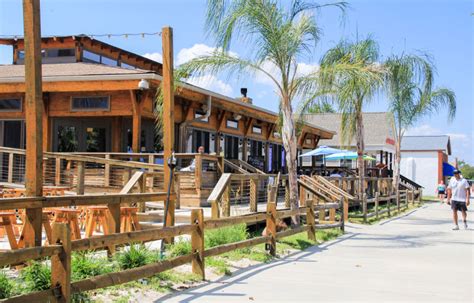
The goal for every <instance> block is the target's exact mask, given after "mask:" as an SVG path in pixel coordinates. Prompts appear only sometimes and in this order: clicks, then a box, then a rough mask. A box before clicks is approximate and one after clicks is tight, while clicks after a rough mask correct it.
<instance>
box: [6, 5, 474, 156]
mask: <svg viewBox="0 0 474 303" xmlns="http://www.w3.org/2000/svg"><path fill="white" fill-rule="evenodd" d="M319 2H320V3H325V2H324V1H319ZM348 2H349V4H350V9H349V10H348V11H347V13H346V17H345V18H343V19H341V16H340V13H339V12H338V11H337V10H336V9H332V8H331V9H325V10H322V11H321V12H320V14H319V15H318V20H319V23H320V26H321V28H322V30H323V37H322V39H321V41H320V43H319V45H318V46H317V48H316V51H315V54H314V56H313V57H312V58H306V60H304V62H303V63H305V64H306V65H307V66H312V65H315V64H317V62H318V60H319V58H320V56H321V55H322V54H323V53H324V52H325V51H326V50H327V49H329V48H331V47H332V46H334V45H335V44H336V43H337V42H338V41H339V40H340V39H342V38H349V39H354V38H355V37H356V36H357V35H358V36H359V37H365V36H366V35H368V34H370V35H371V36H372V37H373V38H375V39H376V40H377V41H378V42H379V44H380V50H381V53H382V55H383V56H389V55H390V54H392V53H400V52H403V51H405V52H416V51H424V52H428V53H429V54H430V55H432V56H433V58H434V60H435V63H436V66H437V72H438V75H437V77H436V85H437V86H445V87H449V88H451V89H452V90H454V91H455V93H456V95H457V104H458V112H457V115H456V118H455V120H454V121H453V122H452V123H448V122H447V119H446V114H445V111H443V110H442V111H441V113H440V114H439V115H434V116H431V117H426V118H424V119H423V120H420V121H418V123H417V125H416V126H415V127H413V128H412V129H411V130H410V131H409V133H411V134H425V135H436V134H450V135H451V140H452V147H453V156H455V157H458V158H460V159H465V160H467V161H468V162H470V163H471V164H474V145H473V143H472V142H473V141H474V140H473V139H474V133H473V130H474V119H473V118H474V106H473V101H474V17H473V16H471V13H473V12H474V1H472V0H444V1H443V0H424V1H422V0H348ZM21 3H22V1H21V0H1V1H0V35H9V34H20V35H22V32H23V24H22V22H23V21H22V4H21ZM205 3H206V1H205V0H160V1H157V0H148V1H147V0H133V1H132V0H68V1H64V0H42V1H41V19H42V20H41V21H42V34H43V35H71V34H80V33H85V34H102V33H142V32H158V31H160V30H161V28H162V27H163V26H165V25H170V26H172V27H173V29H174V38H175V40H174V47H175V56H176V59H175V60H176V62H177V63H180V62H184V61H185V60H188V59H190V58H192V57H193V56H196V55H199V54H202V53H205V52H206V51H209V50H211V49H212V46H213V41H212V39H210V38H208V37H207V36H206V34H205V32H204V10H205ZM101 39H103V40H104V41H105V42H107V43H110V44H113V45H117V46H119V47H123V48H125V49H127V50H130V51H133V52H136V53H138V54H142V55H144V54H147V55H148V56H150V57H152V58H156V59H160V53H161V41H160V39H161V38H160V37H156V36H150V37H146V38H140V37H129V38H127V39H126V38H124V37H121V38H112V39H108V38H101ZM234 46H235V47H233V48H232V51H233V52H236V53H237V54H239V55H245V50H246V48H245V45H234ZM8 63H11V48H9V47H5V46H0V64H8ZM195 81H196V83H197V84H199V85H201V86H205V87H208V88H211V89H213V90H215V91H219V92H221V93H224V94H227V95H229V96H233V97H236V96H238V95H239V88H240V87H248V88H249V96H250V97H252V98H253V99H254V104H257V105H259V106H262V107H266V108H269V109H272V110H275V111H276V110H277V109H278V103H277V100H276V97H275V95H274V94H273V89H272V86H271V85H269V84H268V82H266V81H265V80H264V79H262V77H258V76H257V77H256V78H252V79H247V78H246V79H227V78H216V77H212V76H208V77H204V78H202V79H196V80H195ZM386 108H387V102H386V99H385V98H384V96H379V97H377V98H376V99H375V100H373V102H372V104H370V105H369V106H368V107H367V108H366V110H367V111H385V110H386Z"/></svg>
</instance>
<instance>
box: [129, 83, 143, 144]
mask: <svg viewBox="0 0 474 303" xmlns="http://www.w3.org/2000/svg"><path fill="white" fill-rule="evenodd" d="M130 100H131V101H132V150H133V152H134V153H139V152H140V143H141V133H142V110H141V104H140V100H138V98H137V94H136V92H135V91H134V90H130Z"/></svg>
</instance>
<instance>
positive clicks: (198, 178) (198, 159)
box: [194, 154, 202, 193]
mask: <svg viewBox="0 0 474 303" xmlns="http://www.w3.org/2000/svg"><path fill="white" fill-rule="evenodd" d="M194 163H195V164H196V166H195V169H194V179H195V183H196V190H197V192H198V193H199V192H200V190H201V188H202V155H200V154H197V155H196V156H195V158H194Z"/></svg>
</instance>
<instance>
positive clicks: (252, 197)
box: [249, 179, 258, 212]
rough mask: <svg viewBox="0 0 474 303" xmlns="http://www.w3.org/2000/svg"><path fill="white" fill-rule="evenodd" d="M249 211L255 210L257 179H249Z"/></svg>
mask: <svg viewBox="0 0 474 303" xmlns="http://www.w3.org/2000/svg"><path fill="white" fill-rule="evenodd" d="M249 198H250V212H257V203H258V179H250V197H249Z"/></svg>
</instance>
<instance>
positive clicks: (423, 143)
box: [401, 135, 451, 155]
mask: <svg viewBox="0 0 474 303" xmlns="http://www.w3.org/2000/svg"><path fill="white" fill-rule="evenodd" d="M401 150H402V151H439V150H440V151H444V152H446V153H447V154H448V155H451V141H450V138H449V136H448V135H439V136H403V139H402V146H401Z"/></svg>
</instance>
